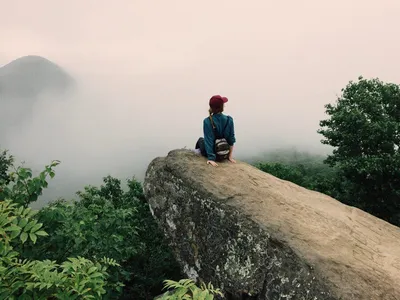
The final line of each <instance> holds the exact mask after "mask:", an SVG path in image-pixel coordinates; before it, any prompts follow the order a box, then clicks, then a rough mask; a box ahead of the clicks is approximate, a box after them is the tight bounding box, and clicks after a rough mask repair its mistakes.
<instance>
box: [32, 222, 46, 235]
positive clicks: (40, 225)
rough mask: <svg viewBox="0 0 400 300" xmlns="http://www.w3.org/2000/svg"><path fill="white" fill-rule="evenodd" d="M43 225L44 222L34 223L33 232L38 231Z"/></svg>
mask: <svg viewBox="0 0 400 300" xmlns="http://www.w3.org/2000/svg"><path fill="white" fill-rule="evenodd" d="M42 226H43V224H42V223H38V224H36V225H34V226H33V227H32V229H31V233H34V232H36V231H38V230H39V229H40V228H41V227H42Z"/></svg>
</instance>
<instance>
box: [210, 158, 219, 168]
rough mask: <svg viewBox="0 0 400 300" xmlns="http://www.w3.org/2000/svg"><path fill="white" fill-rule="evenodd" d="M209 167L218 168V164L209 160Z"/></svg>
mask: <svg viewBox="0 0 400 300" xmlns="http://www.w3.org/2000/svg"><path fill="white" fill-rule="evenodd" d="M207 165H212V166H213V167H218V164H217V163H216V162H215V161H213V160H207Z"/></svg>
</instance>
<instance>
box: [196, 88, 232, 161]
mask: <svg viewBox="0 0 400 300" xmlns="http://www.w3.org/2000/svg"><path fill="white" fill-rule="evenodd" d="M226 102H228V98H226V97H222V96H220V95H215V96H212V97H211V99H210V102H209V106H210V108H209V116H208V117H207V118H205V119H204V120H203V133H204V137H200V138H199V139H198V141H197V143H196V146H195V149H196V150H197V151H199V152H200V153H201V154H202V155H203V156H205V157H207V164H210V165H212V166H214V167H216V166H218V164H217V161H223V160H225V159H228V160H229V161H230V162H232V163H235V162H236V161H235V160H234V159H233V155H232V152H233V146H234V144H235V142H236V138H235V129H234V124H233V123H234V122H233V118H232V117H231V116H227V115H225V114H223V111H224V105H225V103H226Z"/></svg>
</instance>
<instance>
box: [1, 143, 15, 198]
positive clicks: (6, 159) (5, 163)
mask: <svg viewBox="0 0 400 300" xmlns="http://www.w3.org/2000/svg"><path fill="white" fill-rule="evenodd" d="M13 162H14V158H13V157H12V156H11V155H9V154H8V151H7V150H2V151H0V186H1V185H6V184H8V183H9V182H10V178H9V176H8V169H9V168H10V166H11V165H12V163H13ZM0 200H1V198H0Z"/></svg>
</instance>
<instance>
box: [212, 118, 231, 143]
mask: <svg viewBox="0 0 400 300" xmlns="http://www.w3.org/2000/svg"><path fill="white" fill-rule="evenodd" d="M209 118H210V121H211V126H212V128H213V131H214V135H215V137H216V138H217V139H220V138H222V137H223V135H224V132H225V130H226V128H227V127H228V123H229V116H227V118H226V123H225V127H224V129H223V131H222V136H220V135H219V134H218V132H217V128H216V127H215V124H214V121H213V118H212V116H211V115H210V116H209Z"/></svg>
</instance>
